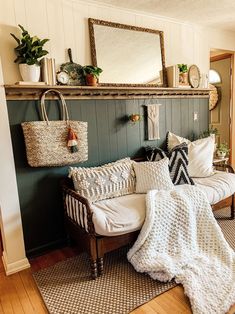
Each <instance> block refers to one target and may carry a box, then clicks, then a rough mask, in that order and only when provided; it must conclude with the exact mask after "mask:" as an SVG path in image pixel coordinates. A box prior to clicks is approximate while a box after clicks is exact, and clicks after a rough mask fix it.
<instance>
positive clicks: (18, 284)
mask: <svg viewBox="0 0 235 314" xmlns="http://www.w3.org/2000/svg"><path fill="white" fill-rule="evenodd" d="M10 278H11V281H12V284H13V285H14V287H15V290H16V293H17V295H18V297H19V300H20V302H21V305H22V308H23V311H24V313H27V314H33V313H35V311H34V308H33V306H32V304H31V302H30V299H29V296H28V294H27V292H26V290H25V288H24V285H23V282H22V280H21V277H20V274H19V273H17V274H14V275H12V276H10Z"/></svg>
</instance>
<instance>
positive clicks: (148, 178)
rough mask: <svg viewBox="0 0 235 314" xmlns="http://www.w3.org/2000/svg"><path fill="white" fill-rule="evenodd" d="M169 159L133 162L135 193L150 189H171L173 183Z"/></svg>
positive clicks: (145, 191)
mask: <svg viewBox="0 0 235 314" xmlns="http://www.w3.org/2000/svg"><path fill="white" fill-rule="evenodd" d="M168 164H169V159H168V158H163V159H161V160H160V161H144V162H135V163H133V166H134V170H135V175H136V189H135V192H136V193H147V192H148V191H150V190H171V189H174V184H173V183H172V181H171V177H170V172H169V166H168Z"/></svg>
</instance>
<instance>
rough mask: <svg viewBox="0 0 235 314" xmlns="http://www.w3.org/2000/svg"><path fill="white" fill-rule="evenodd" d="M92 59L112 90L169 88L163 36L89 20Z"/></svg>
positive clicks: (153, 32)
mask: <svg viewBox="0 0 235 314" xmlns="http://www.w3.org/2000/svg"><path fill="white" fill-rule="evenodd" d="M89 30H90V42H91V57H92V63H93V65H94V66H98V67H100V68H101V69H102V70H103V72H102V74H101V75H100V78H99V83H100V84H101V85H106V86H107V85H110V86H122V85H123V86H153V87H154V86H166V85H167V84H166V83H167V82H166V75H165V56H164V39H163V32H162V31H158V30H153V29H148V28H142V27H136V26H130V25H124V24H118V23H111V22H107V21H101V20H95V19H89Z"/></svg>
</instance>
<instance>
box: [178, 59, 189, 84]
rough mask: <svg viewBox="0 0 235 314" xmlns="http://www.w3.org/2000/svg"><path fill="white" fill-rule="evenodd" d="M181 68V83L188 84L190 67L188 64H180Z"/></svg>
mask: <svg viewBox="0 0 235 314" xmlns="http://www.w3.org/2000/svg"><path fill="white" fill-rule="evenodd" d="M178 68H179V72H180V73H179V83H181V84H184V85H187V84H188V66H187V64H178Z"/></svg>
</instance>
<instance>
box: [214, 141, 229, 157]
mask: <svg viewBox="0 0 235 314" xmlns="http://www.w3.org/2000/svg"><path fill="white" fill-rule="evenodd" d="M229 151H230V149H229V147H228V144H227V143H225V142H223V143H221V144H220V145H219V146H218V148H217V152H216V154H217V156H218V157H219V158H225V157H226V156H227V155H228V153H229Z"/></svg>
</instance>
